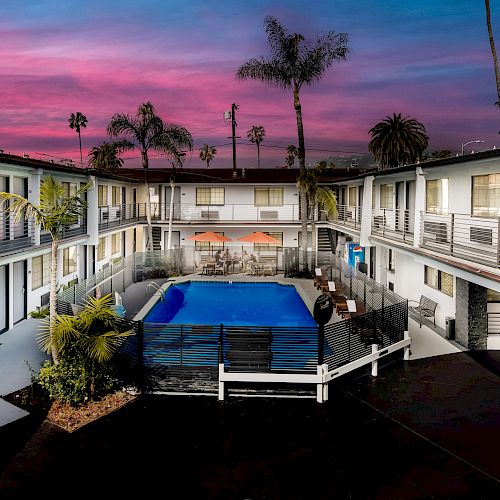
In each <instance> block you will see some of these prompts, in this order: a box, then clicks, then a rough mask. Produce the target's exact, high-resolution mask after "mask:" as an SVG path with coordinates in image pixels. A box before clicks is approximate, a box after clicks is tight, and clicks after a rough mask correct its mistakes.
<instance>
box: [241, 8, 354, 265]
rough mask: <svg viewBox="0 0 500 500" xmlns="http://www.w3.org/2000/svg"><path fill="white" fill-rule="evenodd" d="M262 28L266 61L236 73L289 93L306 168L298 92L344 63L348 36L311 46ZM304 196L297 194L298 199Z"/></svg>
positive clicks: (277, 27) (271, 25) (280, 30)
mask: <svg viewBox="0 0 500 500" xmlns="http://www.w3.org/2000/svg"><path fill="white" fill-rule="evenodd" d="M264 28H265V31H266V33H267V40H268V43H269V47H270V49H271V55H270V57H269V58H267V59H266V58H264V57H261V58H260V59H250V60H249V61H247V62H246V63H245V64H243V66H241V67H240V68H239V69H238V71H237V72H236V78H238V79H240V80H246V79H252V80H260V81H262V82H265V83H269V84H271V85H275V86H278V87H280V88H282V89H286V90H288V89H291V90H292V92H293V106H294V108H295V114H296V119H297V135H298V150H299V153H298V156H299V164H300V168H301V169H304V168H305V167H306V163H305V141H304V125H303V123H302V105H301V102H300V91H301V89H302V87H303V86H304V85H313V84H314V83H316V82H318V81H319V80H320V79H321V77H322V76H323V74H324V73H325V71H326V70H327V69H328V68H329V67H330V66H331V65H332V64H333V63H334V62H335V61H342V60H345V59H346V56H347V53H348V48H347V42H348V38H349V37H348V35H347V34H346V33H335V32H334V31H329V32H328V33H326V34H324V35H322V36H318V37H317V39H316V41H315V42H314V43H311V42H308V41H306V39H305V38H304V36H303V35H301V34H300V33H289V32H288V31H287V29H286V28H285V27H284V26H283V25H282V24H280V23H279V21H278V20H277V19H276V18H274V17H272V16H267V17H266V18H265V20H264ZM303 197H304V193H302V192H301V198H303ZM300 218H301V222H302V238H301V239H302V242H301V244H302V250H303V268H304V270H307V213H306V204H305V202H302V203H301V213H300Z"/></svg>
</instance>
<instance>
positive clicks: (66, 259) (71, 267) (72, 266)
mask: <svg viewBox="0 0 500 500" xmlns="http://www.w3.org/2000/svg"><path fill="white" fill-rule="evenodd" d="M74 272H76V247H69V248H65V249H64V250H63V276H68V274H71V273H74Z"/></svg>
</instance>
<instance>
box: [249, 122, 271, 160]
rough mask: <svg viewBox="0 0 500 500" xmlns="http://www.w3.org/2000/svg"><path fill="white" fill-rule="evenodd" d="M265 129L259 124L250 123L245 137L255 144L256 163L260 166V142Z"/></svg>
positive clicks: (264, 134)
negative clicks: (250, 126) (250, 125)
mask: <svg viewBox="0 0 500 500" xmlns="http://www.w3.org/2000/svg"><path fill="white" fill-rule="evenodd" d="M265 136H266V131H265V130H264V127H262V126H261V125H252V128H251V129H250V130H249V131H248V132H247V139H248V140H249V141H250V142H253V143H254V144H257V165H258V167H259V168H260V143H261V142H262V141H263V140H264V137H265Z"/></svg>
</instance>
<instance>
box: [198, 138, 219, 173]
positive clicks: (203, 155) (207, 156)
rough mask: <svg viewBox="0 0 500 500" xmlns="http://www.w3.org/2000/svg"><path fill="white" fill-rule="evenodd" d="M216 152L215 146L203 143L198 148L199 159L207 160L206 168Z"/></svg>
mask: <svg viewBox="0 0 500 500" xmlns="http://www.w3.org/2000/svg"><path fill="white" fill-rule="evenodd" d="M216 154H217V149H215V146H209V145H208V144H203V146H202V147H201V148H200V160H201V161H206V162H207V168H209V167H210V162H211V161H212V160H213V159H214V158H215V155H216Z"/></svg>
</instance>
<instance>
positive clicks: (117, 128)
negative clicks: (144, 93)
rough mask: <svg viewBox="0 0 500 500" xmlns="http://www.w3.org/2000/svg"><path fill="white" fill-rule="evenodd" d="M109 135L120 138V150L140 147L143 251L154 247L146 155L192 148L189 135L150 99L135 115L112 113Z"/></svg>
mask: <svg viewBox="0 0 500 500" xmlns="http://www.w3.org/2000/svg"><path fill="white" fill-rule="evenodd" d="M108 134H109V135H110V136H111V137H119V138H120V140H119V141H118V143H117V144H118V148H119V149H120V150H122V151H126V150H131V149H135V148H137V149H139V150H140V152H141V157H142V167H143V168H144V180H145V184H146V220H147V225H148V228H147V235H146V250H147V251H148V252H150V251H152V250H153V227H152V225H151V194H150V192H149V158H148V152H149V151H150V150H153V151H157V152H158V153H166V154H167V155H170V156H172V153H173V152H174V151H176V150H180V149H181V148H183V147H187V148H189V150H190V151H191V149H192V147H193V139H192V137H191V134H190V133H189V132H188V131H187V130H186V129H185V128H184V127H181V126H180V125H176V124H173V123H165V122H164V121H163V120H162V119H161V118H160V117H159V116H158V115H157V114H156V113H155V109H154V107H153V105H152V104H151V103H150V102H146V103H144V104H141V105H140V106H139V108H138V109H137V113H136V115H135V116H130V115H128V114H115V115H114V116H113V117H112V118H111V122H110V123H109V125H108Z"/></svg>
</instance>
